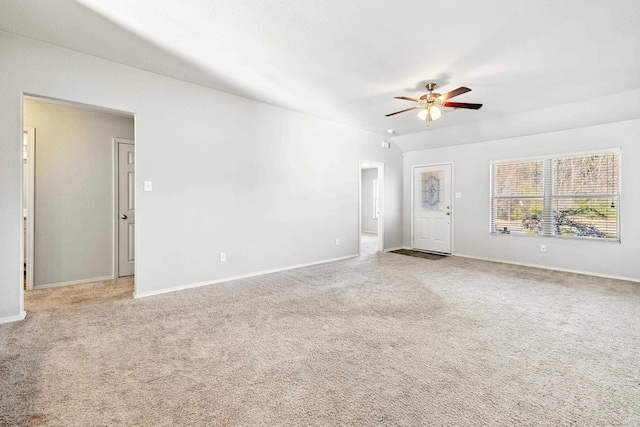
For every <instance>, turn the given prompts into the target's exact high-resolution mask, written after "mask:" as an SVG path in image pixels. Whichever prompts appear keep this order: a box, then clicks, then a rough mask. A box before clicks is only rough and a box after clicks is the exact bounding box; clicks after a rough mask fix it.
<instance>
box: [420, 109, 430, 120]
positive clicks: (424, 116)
mask: <svg viewBox="0 0 640 427" xmlns="http://www.w3.org/2000/svg"><path fill="white" fill-rule="evenodd" d="M427 117H429V110H428V109H426V108H423V109H422V110H420V112H419V113H418V118H419V119H420V120H427Z"/></svg>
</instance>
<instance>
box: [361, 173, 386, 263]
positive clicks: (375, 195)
mask: <svg viewBox="0 0 640 427" xmlns="http://www.w3.org/2000/svg"><path fill="white" fill-rule="evenodd" d="M359 172H360V179H359V182H360V191H359V195H360V196H359V209H358V214H359V216H358V224H359V225H358V236H359V249H358V252H359V254H360V255H363V256H364V255H373V254H375V253H376V252H378V251H383V250H384V209H383V206H384V163H380V162H375V161H371V160H360V162H359Z"/></svg>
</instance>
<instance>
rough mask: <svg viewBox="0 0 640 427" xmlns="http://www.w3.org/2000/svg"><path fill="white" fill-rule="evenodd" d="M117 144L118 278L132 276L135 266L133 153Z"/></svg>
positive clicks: (122, 144) (131, 149) (128, 148)
mask: <svg viewBox="0 0 640 427" xmlns="http://www.w3.org/2000/svg"><path fill="white" fill-rule="evenodd" d="M133 148H134V145H133V144H127V143H123V142H119V143H118V277H124V276H132V275H133V272H134V266H135V246H134V237H135V221H136V211H135V207H136V206H135V200H136V198H135V184H136V179H135V177H136V174H135V152H134V149H133Z"/></svg>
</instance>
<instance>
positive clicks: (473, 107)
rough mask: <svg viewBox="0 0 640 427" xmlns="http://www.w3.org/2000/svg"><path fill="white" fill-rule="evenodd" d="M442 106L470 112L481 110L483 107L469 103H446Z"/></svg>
mask: <svg viewBox="0 0 640 427" xmlns="http://www.w3.org/2000/svg"><path fill="white" fill-rule="evenodd" d="M442 105H444V106H445V107H451V108H468V109H470V110H479V109H480V107H482V104H469V103H467V102H445V103H444V104H442Z"/></svg>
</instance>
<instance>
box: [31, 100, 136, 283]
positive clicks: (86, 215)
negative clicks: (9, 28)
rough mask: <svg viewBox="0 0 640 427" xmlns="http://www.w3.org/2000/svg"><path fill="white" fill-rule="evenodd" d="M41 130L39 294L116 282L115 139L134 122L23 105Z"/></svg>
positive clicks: (36, 275)
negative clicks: (76, 284) (56, 287)
mask: <svg viewBox="0 0 640 427" xmlns="http://www.w3.org/2000/svg"><path fill="white" fill-rule="evenodd" d="M24 124H25V126H28V127H34V128H35V129H36V135H37V140H36V155H35V158H36V163H35V166H36V171H35V175H36V180H35V187H36V189H37V191H35V229H36V232H35V248H34V251H35V256H34V257H35V262H34V284H35V286H36V287H38V286H44V285H51V284H57V283H65V282H73V281H80V280H87V281H89V280H92V279H101V278H105V277H112V276H113V216H114V207H113V186H114V184H113V182H114V178H113V167H114V166H113V162H114V160H113V158H114V155H113V138H125V139H133V133H134V124H133V117H125V116H121V115H115V114H107V113H101V112H96V111H88V110H82V109H77V108H69V107H64V106H60V105H53V104H50V103H43V102H35V101H32V100H25V102H24Z"/></svg>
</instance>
